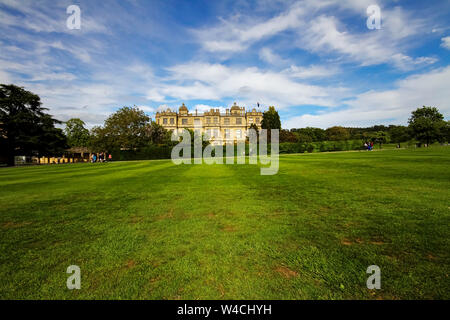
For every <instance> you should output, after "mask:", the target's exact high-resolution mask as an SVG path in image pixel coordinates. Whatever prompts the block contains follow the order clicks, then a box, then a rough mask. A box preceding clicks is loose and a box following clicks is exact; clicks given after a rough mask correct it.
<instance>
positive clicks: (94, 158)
mask: <svg viewBox="0 0 450 320" xmlns="http://www.w3.org/2000/svg"><path fill="white" fill-rule="evenodd" d="M106 158H108V161H112V155H111V154H109V155H108V157H106V153H104V152H100V153H99V154H98V158H97V155H96V154H95V153H93V154H92V156H91V162H92V163H95V162H97V161H98V162H106Z"/></svg>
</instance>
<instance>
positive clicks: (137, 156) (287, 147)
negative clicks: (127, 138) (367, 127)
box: [111, 140, 364, 161]
mask: <svg viewBox="0 0 450 320" xmlns="http://www.w3.org/2000/svg"><path fill="white" fill-rule="evenodd" d="M172 148H173V147H172V146H167V145H149V146H147V147H145V148H141V149H140V150H116V151H112V152H111V153H112V156H113V159H114V160H117V161H129V160H155V159H170V158H171V153H172ZM267 149H268V150H267V151H268V153H270V145H269V146H267ZM362 149H364V146H363V142H361V141H360V140H348V141H323V142H310V143H301V142H298V143H292V142H282V143H280V153H304V152H326V151H346V150H362ZM223 154H224V156H225V155H226V146H223ZM234 154H235V155H236V154H237V146H236V145H235V146H234ZM245 154H246V155H248V154H249V145H248V144H246V145H245ZM212 155H213V156H214V150H213V152H212ZM191 157H194V150H193V148H192V150H191Z"/></svg>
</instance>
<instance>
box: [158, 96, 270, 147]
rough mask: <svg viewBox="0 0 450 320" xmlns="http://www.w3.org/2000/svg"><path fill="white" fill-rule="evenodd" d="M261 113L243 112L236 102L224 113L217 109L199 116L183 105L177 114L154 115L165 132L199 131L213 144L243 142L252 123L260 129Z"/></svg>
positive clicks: (161, 113)
mask: <svg viewBox="0 0 450 320" xmlns="http://www.w3.org/2000/svg"><path fill="white" fill-rule="evenodd" d="M261 120H262V112H260V111H256V109H253V110H252V111H251V112H250V111H247V112H246V111H245V108H244V107H239V106H237V105H236V102H235V103H234V105H233V106H232V107H231V109H226V112H225V113H220V112H219V109H211V110H210V111H208V112H205V113H202V114H199V113H198V112H197V110H196V111H195V114H194V113H189V111H188V109H187V108H186V106H185V105H184V103H183V105H182V106H181V107H180V108H179V109H178V113H177V112H173V111H171V110H170V109H167V110H166V111H162V112H157V113H156V123H158V124H160V125H162V126H163V127H164V128H166V129H167V130H172V131H178V132H179V131H181V130H182V129H184V128H186V129H191V130H200V132H202V133H205V134H206V135H207V136H208V137H210V140H211V142H213V143H226V142H231V143H232V142H237V141H239V140H245V138H246V132H247V129H249V128H250V125H251V124H252V123H254V124H255V125H256V126H257V127H258V130H260V129H261Z"/></svg>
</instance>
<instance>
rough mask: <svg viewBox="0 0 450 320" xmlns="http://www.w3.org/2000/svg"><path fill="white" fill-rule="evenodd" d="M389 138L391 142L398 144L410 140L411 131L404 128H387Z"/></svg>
mask: <svg viewBox="0 0 450 320" xmlns="http://www.w3.org/2000/svg"><path fill="white" fill-rule="evenodd" d="M388 132H389V136H390V137H391V141H392V142H396V143H400V142H405V141H408V140H411V130H410V129H409V128H408V127H405V126H394V125H390V126H389V131H388Z"/></svg>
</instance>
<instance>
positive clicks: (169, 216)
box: [156, 209, 173, 221]
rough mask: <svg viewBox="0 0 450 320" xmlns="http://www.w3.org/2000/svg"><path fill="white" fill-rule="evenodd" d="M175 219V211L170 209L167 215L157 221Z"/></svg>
mask: <svg viewBox="0 0 450 320" xmlns="http://www.w3.org/2000/svg"><path fill="white" fill-rule="evenodd" d="M172 218H173V209H170V211H169V212H167V213H166V214H163V215H160V216H159V217H158V218H157V219H156V220H158V221H159V220H165V219H172Z"/></svg>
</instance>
